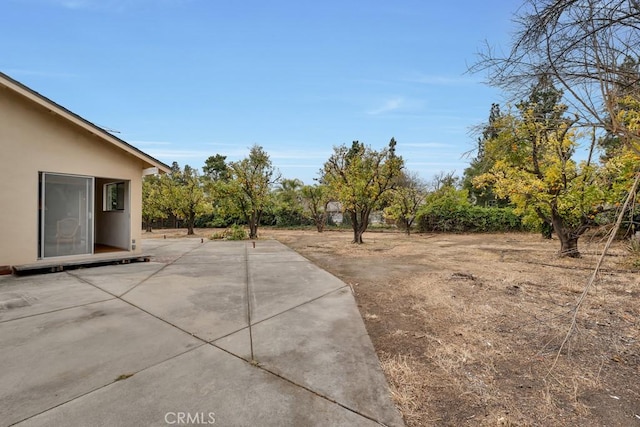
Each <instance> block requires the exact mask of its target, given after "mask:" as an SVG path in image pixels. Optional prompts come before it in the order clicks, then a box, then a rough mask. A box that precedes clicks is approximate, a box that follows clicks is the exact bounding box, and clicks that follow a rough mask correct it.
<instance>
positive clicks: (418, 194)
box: [384, 171, 427, 236]
mask: <svg viewBox="0 0 640 427" xmlns="http://www.w3.org/2000/svg"><path fill="white" fill-rule="evenodd" d="M426 196H427V186H426V184H425V183H424V182H423V181H422V180H421V179H420V177H419V176H418V174H417V173H415V172H414V173H412V172H405V171H402V172H401V173H400V176H399V177H398V181H397V184H396V188H395V189H394V190H393V192H392V193H391V199H390V201H389V206H387V207H386V208H385V209H384V213H385V216H387V217H389V218H391V219H393V220H395V221H396V222H398V223H400V224H401V225H402V227H403V228H404V230H405V232H406V233H407V236H409V235H410V234H411V227H412V225H413V222H414V221H415V219H416V215H417V214H418V209H419V208H420V206H421V205H422V204H423V203H424V200H425V197H426Z"/></svg>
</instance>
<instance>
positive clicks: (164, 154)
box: [146, 148, 212, 160]
mask: <svg viewBox="0 0 640 427" xmlns="http://www.w3.org/2000/svg"><path fill="white" fill-rule="evenodd" d="M146 152H147V153H149V154H150V155H151V156H153V157H156V158H159V159H171V160H178V159H202V158H205V159H206V158H207V157H209V156H211V155H212V153H211V152H210V151H202V150H171V149H167V150H164V149H153V148H151V149H148V150H146Z"/></svg>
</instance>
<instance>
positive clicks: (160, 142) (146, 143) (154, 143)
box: [129, 141, 171, 147]
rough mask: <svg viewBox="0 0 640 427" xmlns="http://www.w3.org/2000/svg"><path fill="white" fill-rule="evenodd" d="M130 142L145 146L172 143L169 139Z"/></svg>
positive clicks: (130, 142)
mask: <svg viewBox="0 0 640 427" xmlns="http://www.w3.org/2000/svg"><path fill="white" fill-rule="evenodd" d="M129 144H131V145H134V146H136V147H138V146H144V147H150V146H156V145H171V143H170V142H167V141H129Z"/></svg>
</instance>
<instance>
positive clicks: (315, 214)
mask: <svg viewBox="0 0 640 427" xmlns="http://www.w3.org/2000/svg"><path fill="white" fill-rule="evenodd" d="M300 195H301V196H302V203H303V205H304V213H305V214H306V215H307V217H308V218H309V219H311V220H312V221H313V223H314V224H315V226H316V229H317V230H318V233H322V232H323V231H324V227H325V225H326V223H327V215H328V213H327V205H328V204H329V202H330V201H331V198H330V197H329V191H328V189H327V187H326V186H325V185H321V184H316V185H305V186H303V187H302V188H301V189H300Z"/></svg>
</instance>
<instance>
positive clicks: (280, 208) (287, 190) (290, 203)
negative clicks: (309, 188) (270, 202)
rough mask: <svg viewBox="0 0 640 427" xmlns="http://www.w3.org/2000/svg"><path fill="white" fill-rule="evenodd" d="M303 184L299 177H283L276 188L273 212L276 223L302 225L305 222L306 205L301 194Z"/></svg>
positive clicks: (280, 224)
mask: <svg viewBox="0 0 640 427" xmlns="http://www.w3.org/2000/svg"><path fill="white" fill-rule="evenodd" d="M303 185H304V183H303V182H302V181H301V180H299V179H297V178H294V179H282V180H281V181H280V183H279V185H278V186H277V187H276V188H275V190H274V193H273V195H274V206H273V214H274V217H275V223H276V225H279V226H288V225H301V224H302V223H303V222H304V220H305V216H304V212H303V211H304V206H303V204H302V195H301V194H300V190H301V188H302V187H303Z"/></svg>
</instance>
